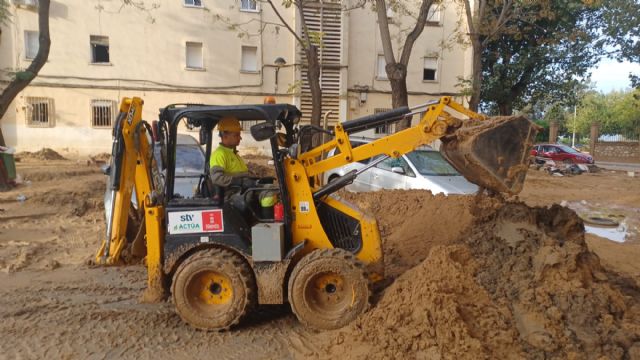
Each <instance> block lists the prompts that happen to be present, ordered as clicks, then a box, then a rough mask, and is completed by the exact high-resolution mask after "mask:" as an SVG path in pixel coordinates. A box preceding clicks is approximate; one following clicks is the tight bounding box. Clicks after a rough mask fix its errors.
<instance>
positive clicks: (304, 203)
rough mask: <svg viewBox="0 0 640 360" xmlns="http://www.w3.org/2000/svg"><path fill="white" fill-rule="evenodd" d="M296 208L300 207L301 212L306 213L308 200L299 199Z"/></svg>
mask: <svg viewBox="0 0 640 360" xmlns="http://www.w3.org/2000/svg"><path fill="white" fill-rule="evenodd" d="M298 208H299V209H300V212H301V213H308V212H309V202H308V201H300V203H299V204H298Z"/></svg>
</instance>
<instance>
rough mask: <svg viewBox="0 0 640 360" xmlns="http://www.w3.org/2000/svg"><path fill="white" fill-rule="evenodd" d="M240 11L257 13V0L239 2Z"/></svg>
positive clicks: (241, 0)
mask: <svg viewBox="0 0 640 360" xmlns="http://www.w3.org/2000/svg"><path fill="white" fill-rule="evenodd" d="M240 10H241V11H258V1H257V0H240Z"/></svg>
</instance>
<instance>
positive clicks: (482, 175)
mask: <svg viewBox="0 0 640 360" xmlns="http://www.w3.org/2000/svg"><path fill="white" fill-rule="evenodd" d="M538 129H539V126H537V125H535V124H534V123H532V122H531V121H529V120H527V118H525V117H523V116H501V117H493V118H488V119H486V120H471V121H466V122H464V123H463V125H462V127H461V128H460V129H458V130H457V131H455V132H453V134H452V135H449V136H446V137H444V138H442V146H441V148H440V152H441V153H442V155H443V156H444V157H445V158H447V160H449V162H450V163H451V164H452V165H453V167H455V168H456V170H458V171H459V172H460V173H461V174H462V175H463V176H464V177H465V178H467V180H469V181H471V182H472V183H475V184H476V185H478V186H480V187H483V188H485V189H489V190H492V191H495V192H504V193H509V194H517V193H519V192H520V191H521V190H522V187H523V185H524V179H525V176H526V174H527V169H528V167H529V152H530V151H531V147H532V145H533V142H534V139H535V136H536V134H537V132H538Z"/></svg>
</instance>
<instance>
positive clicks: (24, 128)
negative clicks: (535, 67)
mask: <svg viewBox="0 0 640 360" xmlns="http://www.w3.org/2000/svg"><path fill="white" fill-rule="evenodd" d="M11 3H12V6H11V11H12V17H11V21H10V22H9V23H8V24H7V25H4V26H3V28H2V33H1V35H0V70H2V72H1V73H0V87H4V86H6V84H7V83H8V80H9V78H10V76H11V73H10V71H15V70H19V69H24V68H26V67H28V66H29V64H30V61H31V60H32V59H33V58H34V57H35V54H36V53H37V49H38V41H37V39H38V19H37V0H11ZM275 3H276V6H277V9H278V10H279V11H280V13H281V15H282V16H283V18H284V19H285V20H286V21H287V22H288V23H289V24H290V25H291V27H292V28H293V29H296V30H297V31H300V19H299V14H298V13H297V12H296V11H295V10H296V9H295V8H293V7H292V8H284V7H282V6H281V4H280V2H279V1H277V2H275ZM453 3H454V2H453V1H451V4H450V5H446V4H445V5H439V6H435V7H433V8H432V11H431V16H430V21H429V22H428V25H427V27H426V28H425V31H424V32H423V35H422V36H421V37H420V39H419V40H418V41H417V42H416V44H415V46H414V50H413V53H412V57H411V61H410V64H409V76H408V89H409V92H410V103H411V104H419V103H424V102H425V101H428V100H430V99H433V98H436V97H438V96H441V95H444V94H456V93H457V91H458V88H457V87H456V84H457V83H458V82H459V80H458V78H459V77H467V78H468V77H469V76H470V70H471V68H470V63H471V50H470V49H469V48H466V47H460V46H457V47H443V46H442V44H443V43H446V42H447V41H448V40H449V39H450V37H451V36H452V34H454V33H455V32H456V31H458V28H457V27H458V26H459V16H460V15H459V9H457V8H456V6H454V5H453ZM343 5H344V4H340V3H335V2H330V1H327V0H325V1H324V2H322V1H319V2H318V3H315V4H311V5H309V6H308V7H307V8H306V10H305V19H306V21H307V24H308V26H309V28H310V29H311V30H312V31H317V32H319V33H321V34H322V41H323V45H322V47H321V49H320V61H321V63H322V77H321V82H322V84H321V85H322V89H323V111H324V112H329V111H330V113H329V115H328V117H327V118H328V119H329V123H330V124H332V123H335V122H337V121H345V120H347V119H351V118H355V117H358V116H362V115H366V114H370V113H374V112H376V111H382V110H383V109H388V108H390V107H391V96H390V85H389V81H388V80H387V79H386V74H385V71H384V65H385V62H384V57H383V56H382V54H383V52H382V45H381V41H380V33H379V30H378V24H377V19H376V15H375V13H374V12H373V11H372V10H371V9H370V8H357V9H352V10H349V11H344V6H343ZM144 6H145V8H144V9H140V8H137V7H132V6H126V5H123V2H122V1H120V0H87V1H78V2H61V1H52V2H51V10H50V33H51V41H52V45H51V51H50V54H49V59H48V61H47V63H46V65H45V66H44V67H43V69H42V70H41V72H40V74H39V75H38V77H37V78H36V79H35V80H34V81H33V82H32V83H31V85H30V86H29V87H27V88H26V89H25V90H24V91H23V92H22V93H21V94H20V95H19V96H18V97H17V98H16V99H15V100H14V101H13V103H12V104H11V106H10V109H9V111H7V113H6V114H5V116H4V117H3V118H2V120H1V121H0V126H1V127H2V131H3V134H4V137H5V140H6V142H7V143H8V145H10V146H14V147H16V148H17V149H18V150H19V151H25V150H28V151H32V150H37V149H39V148H42V147H50V148H53V149H56V150H60V151H68V152H72V153H77V154H81V155H82V154H92V153H100V152H108V151H109V149H110V142H111V127H112V122H113V121H114V119H115V115H116V112H117V106H118V102H119V100H120V99H121V98H122V97H132V96H139V97H142V98H143V99H144V101H145V108H144V115H143V116H144V118H145V119H146V120H149V121H151V120H154V119H156V118H157V116H158V109H160V108H161V107H164V106H166V105H168V104H174V103H207V104H239V103H261V102H262V100H263V98H264V97H265V96H275V97H276V98H277V100H278V101H279V102H289V103H293V104H296V105H298V106H299V107H300V108H301V109H302V111H303V113H304V114H305V115H307V116H308V114H309V113H310V104H311V96H310V93H309V89H308V86H307V82H306V67H305V65H304V61H303V58H304V57H303V54H302V52H301V51H300V48H299V46H298V45H297V43H296V41H295V39H294V37H293V36H292V35H291V34H290V33H289V32H288V31H287V29H285V28H284V27H283V26H275V25H273V24H278V23H280V20H279V18H278V17H277V16H276V14H275V12H274V11H273V10H272V9H271V8H270V6H268V5H267V3H264V2H260V1H256V0H162V1H161V0H147V1H144ZM388 15H389V18H390V20H392V22H393V23H394V24H392V26H391V29H392V34H393V38H394V39H399V38H402V36H399V35H402V34H401V33H399V29H401V28H403V26H400V25H401V24H402V23H403V22H408V21H411V20H410V19H408V18H401V17H398V16H396V15H395V14H393V12H391V11H390V12H389V14H388ZM404 27H406V26H404ZM394 41H395V40H394ZM395 45H396V46H397V47H399V46H398V44H395ZM184 131H188V130H187V129H185V130H184ZM388 131H392V129H390V128H388V127H381V128H379V129H376V130H375V131H373V132H377V133H381V134H382V133H385V132H388ZM247 138H249V136H246V137H245V140H246V141H245V143H246V144H247V145H250V141H248V139H247Z"/></svg>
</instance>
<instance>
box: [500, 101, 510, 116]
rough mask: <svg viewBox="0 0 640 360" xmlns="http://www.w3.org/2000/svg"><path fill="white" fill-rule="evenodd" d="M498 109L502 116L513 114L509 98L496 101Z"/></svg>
mask: <svg viewBox="0 0 640 360" xmlns="http://www.w3.org/2000/svg"><path fill="white" fill-rule="evenodd" d="M498 111H499V112H500V115H503V116H508V115H511V114H513V104H512V103H511V99H509V100H507V101H501V102H498Z"/></svg>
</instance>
